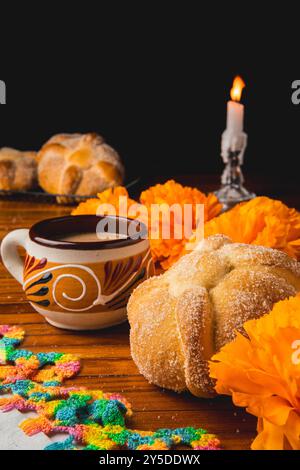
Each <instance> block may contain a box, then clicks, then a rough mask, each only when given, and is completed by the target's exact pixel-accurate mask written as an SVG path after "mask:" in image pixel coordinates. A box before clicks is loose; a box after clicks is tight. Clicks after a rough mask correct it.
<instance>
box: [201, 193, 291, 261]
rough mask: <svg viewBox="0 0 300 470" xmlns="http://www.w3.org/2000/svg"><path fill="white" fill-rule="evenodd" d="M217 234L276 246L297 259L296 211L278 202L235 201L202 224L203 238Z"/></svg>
mask: <svg viewBox="0 0 300 470" xmlns="http://www.w3.org/2000/svg"><path fill="white" fill-rule="evenodd" d="M217 233H222V234H224V235H228V236H229V237H230V238H231V239H232V240H233V241H234V242H238V243H251V244H253V245H263V246H267V247H270V248H276V249H278V250H281V251H285V252H286V253H287V254H288V255H289V256H291V257H292V258H297V259H298V260H299V259H300V213H299V212H297V211H296V210H295V209H290V208H289V207H287V206H286V205H285V204H283V203H282V202H281V201H276V200H274V199H270V198H268V197H256V198H254V199H252V200H251V201H248V202H244V203H241V204H238V205H237V206H235V207H234V208H233V209H231V210H229V211H228V212H225V213H224V214H221V215H220V216H219V217H216V218H214V219H212V220H210V221H209V222H207V223H206V224H205V226H204V235H205V237H209V236H210V235H215V234H217Z"/></svg>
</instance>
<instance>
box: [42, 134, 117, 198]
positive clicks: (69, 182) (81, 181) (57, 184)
mask: <svg viewBox="0 0 300 470" xmlns="http://www.w3.org/2000/svg"><path fill="white" fill-rule="evenodd" d="M123 176H124V169H123V165H122V163H121V160H120V157H119V155H118V153H117V152H116V151H115V150H114V149H113V148H112V147H110V146H109V145H107V144H106V143H105V142H104V140H103V138H102V137H101V136H99V135H97V134H93V133H90V134H58V135H55V136H53V137H51V139H49V140H48V141H47V142H46V143H45V144H44V145H43V147H42V148H41V150H40V151H39V153H38V180H39V184H40V186H41V187H42V188H43V189H44V190H45V191H47V192H49V193H52V194H76V195H86V196H93V195H96V194H97V193H98V192H101V191H103V190H104V189H107V188H109V187H112V186H116V185H119V184H122V181H123Z"/></svg>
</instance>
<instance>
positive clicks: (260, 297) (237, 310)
mask: <svg viewBox="0 0 300 470" xmlns="http://www.w3.org/2000/svg"><path fill="white" fill-rule="evenodd" d="M299 290H300V263H298V262H297V261H295V260H294V259H291V258H290V257H289V256H288V255H286V254H285V253H282V252H280V251H278V250H273V249H271V248H265V247H261V246H255V245H246V244H240V243H232V242H231V240H230V239H229V238H227V237H225V236H223V235H215V236H212V237H209V238H208V239H206V240H204V241H203V242H201V243H200V244H199V245H198V247H197V248H196V249H195V250H194V251H193V252H191V253H189V254H187V255H185V256H183V257H182V258H181V259H180V260H179V261H178V262H177V263H176V264H175V265H174V266H173V267H172V268H170V269H169V271H166V272H165V273H164V274H162V275H160V276H156V277H152V278H150V279H148V280H147V281H145V282H143V283H142V284H140V285H139V286H138V287H137V288H136V289H135V290H134V292H133V293H132V295H131V297H130V299H129V303H128V318H129V322H130V327H131V329H130V344H131V353H132V357H133V359H134V361H135V363H136V364H137V367H138V368H139V370H140V372H141V373H142V374H143V375H144V376H145V377H146V378H147V379H148V380H149V381H150V382H151V383H154V384H156V385H159V386H161V387H164V388H168V389H172V390H175V391H178V392H180V391H184V390H189V391H190V392H191V393H192V394H194V395H196V396H198V397H207V396H212V395H213V394H214V384H213V382H212V380H211V379H210V377H209V371H208V360H209V359H210V358H211V357H212V355H213V354H214V353H215V352H217V351H218V350H219V349H220V348H221V347H222V346H223V345H225V344H226V343H227V342H230V341H231V340H233V339H234V337H235V332H236V331H239V332H242V333H244V330H243V324H244V322H245V321H247V320H250V319H252V318H258V317H260V316H261V315H263V314H265V313H268V312H269V311H270V310H271V309H272V306H273V304H274V303H275V302H277V301H279V300H283V299H285V298H287V297H289V296H293V295H296V293H297V292H298V291H299Z"/></svg>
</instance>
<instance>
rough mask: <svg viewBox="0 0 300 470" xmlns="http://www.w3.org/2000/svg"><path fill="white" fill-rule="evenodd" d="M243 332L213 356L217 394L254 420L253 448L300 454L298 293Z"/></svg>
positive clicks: (299, 321) (212, 365)
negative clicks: (229, 398)
mask: <svg viewBox="0 0 300 470" xmlns="http://www.w3.org/2000/svg"><path fill="white" fill-rule="evenodd" d="M244 329H245V331H246V333H247V337H246V336H243V335H241V334H239V333H238V334H237V337H236V338H235V340H234V341H232V342H231V343H229V344H227V345H226V346H224V347H223V348H222V349H221V351H220V352H219V353H217V354H216V355H214V356H213V357H212V361H211V362H210V375H211V377H212V378H214V379H216V391H217V392H218V393H220V394H226V395H232V400H233V403H234V404H235V405H237V406H242V407H246V408H247V411H248V412H249V413H251V414H253V415H255V416H257V417H258V426H257V431H258V436H257V437H256V439H255V440H254V442H253V443H252V446H251V447H252V449H256V450H258V449H260V450H279V449H294V450H300V295H299V294H298V295H297V296H296V297H291V298H289V299H287V300H283V301H281V302H278V303H277V304H275V305H274V307H273V310H272V311H271V313H269V314H267V315H264V316H263V317H261V318H260V319H258V320H250V321H248V322H246V323H245V325H244Z"/></svg>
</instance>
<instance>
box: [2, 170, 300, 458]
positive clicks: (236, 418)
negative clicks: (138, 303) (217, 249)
mask: <svg viewBox="0 0 300 470" xmlns="http://www.w3.org/2000/svg"><path fill="white" fill-rule="evenodd" d="M178 179H180V181H183V182H187V183H190V184H196V183H197V182H199V183H200V184H201V188H203V189H204V190H206V189H209V190H210V189H212V188H213V187H216V186H217V179H216V178H214V177H203V176H202V177H197V178H196V177H195V176H191V177H181V178H178ZM250 187H251V189H254V190H256V191H257V192H258V193H259V192H260V193H264V194H270V195H272V196H277V197H280V198H281V199H282V200H283V201H285V202H287V203H288V204H289V205H292V206H294V207H297V208H298V209H299V203H300V198H299V193H298V194H297V190H296V188H294V189H293V191H292V190H288V188H287V187H284V186H282V185H281V186H280V184H276V185H275V184H274V183H273V184H272V183H270V184H269V185H268V184H267V183H266V182H258V180H257V179H256V178H254V179H253V182H252V185H251V184H250ZM69 212H70V207H63V206H58V205H55V204H52V205H48V204H40V203H36V202H35V203H34V202H22V201H4V200H1V201H0V237H1V239H2V238H3V236H4V235H5V234H6V233H7V232H9V231H11V230H14V229H17V228H24V227H30V226H31V225H32V224H33V223H35V222H36V221H38V220H41V219H44V218H48V217H56V216H60V215H64V214H68V213H69ZM0 323H1V324H19V325H22V326H23V327H24V329H25V331H26V337H25V341H24V343H23V347H24V348H28V349H30V350H32V351H34V352H38V351H45V352H46V351H61V352H68V353H74V354H76V355H78V356H79V357H80V358H81V360H82V368H81V371H80V374H79V376H77V378H75V379H73V380H72V381H70V382H69V383H76V384H77V385H79V384H80V385H84V386H87V387H90V388H99V389H102V390H104V391H111V392H114V391H118V392H121V393H123V394H124V395H125V396H126V397H127V399H128V400H129V401H130V402H131V404H132V407H133V410H134V414H133V417H132V418H131V420H130V427H132V428H138V429H143V430H147V429H148V430H150V429H151V430H155V429H157V428H163V427H182V426H194V427H204V428H205V429H207V430H208V431H209V432H212V433H216V434H217V435H218V436H219V438H220V439H221V441H222V444H223V447H224V448H225V449H249V446H250V443H251V440H252V439H253V437H254V436H255V425H256V419H255V418H254V417H252V416H250V415H249V414H247V413H246V412H245V411H243V410H242V409H240V408H236V407H234V406H233V405H232V404H231V400H230V398H228V397H218V398H216V399H213V400H212V399H210V400H204V399H197V398H194V397H192V396H191V395H190V394H188V393H186V394H181V395H179V394H176V393H173V392H170V391H164V390H161V389H159V388H157V387H155V386H153V385H150V384H149V383H148V382H147V381H146V380H145V379H144V378H143V377H142V376H141V375H140V374H139V372H138V370H137V368H136V366H135V364H134V362H133V361H132V359H131V356H130V348H129V335H128V333H129V326H128V324H127V323H125V324H123V325H120V326H117V327H113V328H109V329H106V330H100V331H96V332H71V331H67V330H61V329H57V328H55V327H53V326H51V325H49V324H48V323H46V321H45V320H44V318H43V317H42V316H40V315H38V314H37V313H35V312H34V310H33V309H32V307H31V306H30V305H29V304H28V302H27V301H26V300H25V295H24V293H23V291H22V288H21V286H20V285H19V284H18V283H17V281H15V279H13V278H12V277H11V276H10V275H9V273H8V272H7V271H6V270H5V268H4V267H3V266H2V264H1V265H0ZM0 419H1V416H0Z"/></svg>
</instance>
